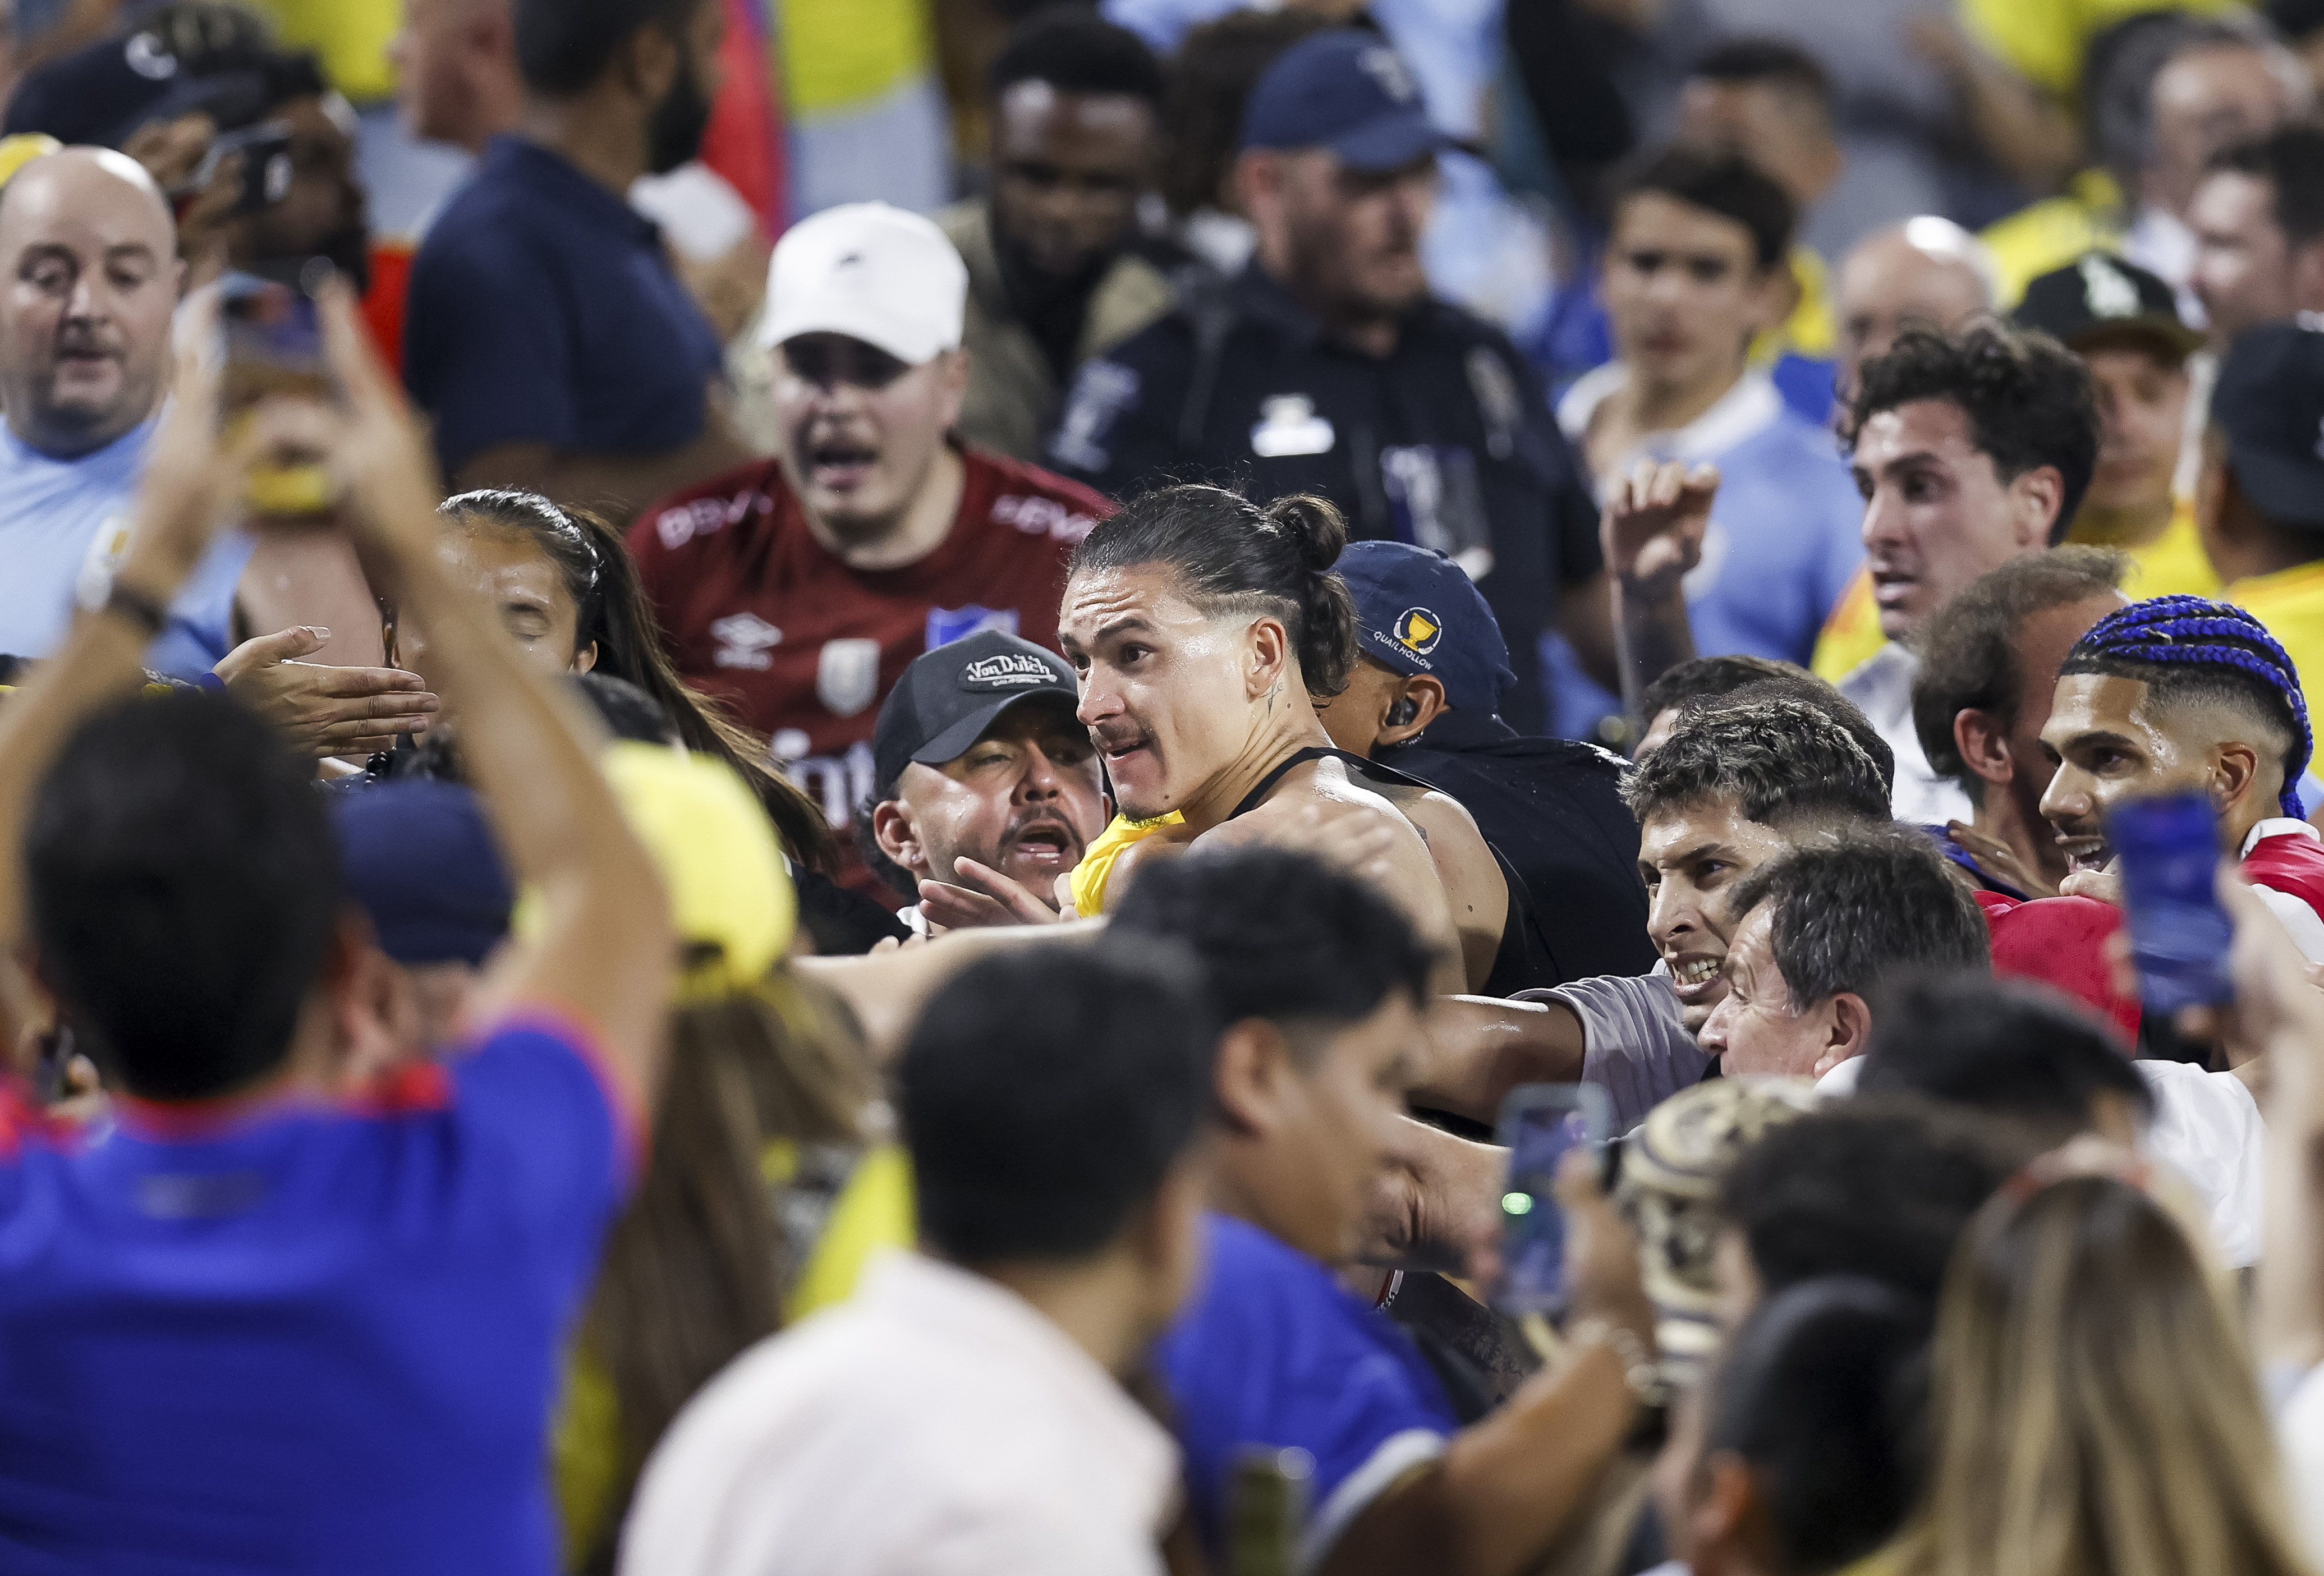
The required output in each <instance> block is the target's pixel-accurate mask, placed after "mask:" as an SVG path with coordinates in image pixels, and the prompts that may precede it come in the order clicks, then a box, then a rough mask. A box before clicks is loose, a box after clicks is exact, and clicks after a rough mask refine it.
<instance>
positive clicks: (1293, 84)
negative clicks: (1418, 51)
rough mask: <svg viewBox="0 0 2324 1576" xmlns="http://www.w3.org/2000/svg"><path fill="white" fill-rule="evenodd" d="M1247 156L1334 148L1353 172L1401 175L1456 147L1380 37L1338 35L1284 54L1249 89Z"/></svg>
mask: <svg viewBox="0 0 2324 1576" xmlns="http://www.w3.org/2000/svg"><path fill="white" fill-rule="evenodd" d="M1242 145H1243V146H1244V147H1245V148H1286V149H1288V148H1329V149H1331V150H1332V152H1334V153H1337V154H1338V155H1339V156H1340V161H1341V162H1342V163H1344V164H1346V165H1348V166H1349V167H1350V168H1351V169H1355V170H1362V171H1388V170H1399V169H1402V168H1403V167H1404V166H1405V165H1406V164H1409V163H1411V162H1412V161H1414V160H1416V159H1417V158H1419V157H1420V156H1421V155H1422V154H1424V153H1434V152H1442V151H1443V149H1446V148H1449V147H1451V146H1452V138H1451V137H1449V136H1446V135H1445V134H1443V132H1441V131H1439V130H1437V129H1436V127H1435V126H1434V124H1432V123H1431V122H1430V121H1429V118H1428V110H1427V107H1426V106H1424V105H1423V104H1422V103H1421V101H1420V88H1419V87H1418V86H1417V85H1416V83H1415V82H1414V81H1413V79H1412V71H1411V69H1410V68H1409V67H1407V66H1406V65H1405V63H1404V60H1403V58H1402V57H1401V56H1399V55H1398V54H1397V52H1396V51H1394V50H1393V49H1390V48H1389V47H1388V45H1387V44H1386V43H1383V42H1382V41H1380V38H1379V34H1378V33H1370V32H1358V31H1356V30H1355V29H1354V28H1347V27H1342V28H1333V29H1332V30H1331V31H1330V32H1319V33H1313V34H1310V35H1309V36H1308V37H1306V38H1304V39H1301V40H1300V41H1298V42H1297V43H1296V44H1294V45H1292V46H1291V47H1290V48H1289V49H1287V50H1286V51H1283V53H1282V54H1281V55H1280V56H1278V57H1277V60H1276V61H1275V63H1274V64H1273V65H1271V66H1269V67H1268V69H1267V70H1266V72H1265V74H1263V75H1262V76H1261V77H1260V78H1259V85H1258V86H1257V87H1255V88H1252V89H1251V92H1250V103H1249V105H1248V106H1247V107H1246V108H1245V109H1244V110H1243V115H1242Z"/></svg>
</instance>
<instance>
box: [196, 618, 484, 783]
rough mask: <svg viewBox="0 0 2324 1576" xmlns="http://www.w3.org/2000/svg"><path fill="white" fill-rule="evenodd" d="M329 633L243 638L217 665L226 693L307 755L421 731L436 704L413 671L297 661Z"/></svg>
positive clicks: (352, 750)
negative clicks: (272, 725)
mask: <svg viewBox="0 0 2324 1576" xmlns="http://www.w3.org/2000/svg"><path fill="white" fill-rule="evenodd" d="M330 638H331V631H328V630H325V629H317V628H315V627H313V626H311V625H306V624H302V625H300V626H299V627H297V628H295V629H288V630H282V631H279V632H277V633H275V634H271V635H260V636H258V637H257V638H255V639H254V640H248V641H244V642H243V643H242V644H241V645H239V646H236V647H235V649H234V650H231V651H229V652H227V653H226V659H225V660H224V661H222V662H220V663H219V664H218V665H217V676H218V677H219V678H221V679H223V680H225V682H226V692H227V693H228V694H230V695H232V696H234V697H235V699H236V700H239V701H240V702H242V704H243V705H246V706H248V707H250V709H251V710H253V711H254V712H256V713H257V714H259V715H260V716H263V717H264V718H265V719H266V720H267V721H268V722H270V723H273V724H274V726H275V727H276V728H277V729H278V730H280V731H281V733H282V735H283V736H284V737H285V738H286V739H288V740H289V741H290V742H291V748H292V749H294V750H297V751H300V753H301V754H306V755H368V754H370V753H372V752H373V751H379V750H392V749H393V748H394V747H395V742H396V740H397V739H398V738H399V737H401V736H403V735H405V734H410V733H426V732H427V731H428V724H429V720H430V718H431V716H432V715H433V714H434V713H435V712H436V710H437V708H438V704H439V703H438V701H437V698H436V697H435V696H432V695H430V694H429V693H428V684H427V681H426V680H425V679H423V678H421V677H420V675H418V674H417V673H406V672H403V671H401V669H399V668H333V667H327V666H326V665H324V664H321V663H316V662H301V661H300V660H298V659H299V658H301V657H305V656H310V655H312V654H313V653H314V652H316V651H318V650H321V649H322V647H323V644H324V642H325V641H328V640H329V639H330Z"/></svg>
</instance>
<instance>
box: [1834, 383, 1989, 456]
mask: <svg viewBox="0 0 2324 1576" xmlns="http://www.w3.org/2000/svg"><path fill="white" fill-rule="evenodd" d="M1906 456H1930V457H1932V458H1934V459H1936V460H1938V461H1939V462H1941V463H1942V464H1945V465H1952V466H1956V467H1958V466H1961V465H1968V464H1969V463H1970V462H1971V461H1973V460H1975V459H1977V458H1978V457H1979V455H1978V447H1977V432H1976V429H1975V428H1973V427H1971V426H1970V425H1969V412H1968V411H1966V410H1962V409H1961V408H1960V406H1959V405H1956V404H1954V403H1953V402H1952V401H1950V400H1907V401H1904V403H1903V404H1901V405H1897V406H1895V407H1893V408H1892V409H1889V410H1879V411H1876V412H1874V413H1873V414H1872V415H1871V416H1869V417H1867V418H1866V419H1865V422H1864V425H1863V427H1862V428H1861V429H1858V432H1857V435H1856V463H1857V465H1859V466H1861V467H1863V468H1865V469H1867V470H1877V469H1879V468H1880V467H1881V466H1882V465H1887V464H1890V463H1891V462H1894V461H1895V460H1900V459H1903V458H1905V457H1906ZM1987 463H1988V464H1989V463H1990V462H1987Z"/></svg>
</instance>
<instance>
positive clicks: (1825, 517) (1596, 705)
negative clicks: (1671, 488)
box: [1549, 364, 1864, 738]
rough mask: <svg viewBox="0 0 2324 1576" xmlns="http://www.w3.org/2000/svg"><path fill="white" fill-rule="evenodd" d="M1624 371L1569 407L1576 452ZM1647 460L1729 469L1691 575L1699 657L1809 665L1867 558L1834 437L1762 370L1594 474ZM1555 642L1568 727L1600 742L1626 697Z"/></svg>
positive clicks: (1612, 372) (1590, 383) (1589, 379)
mask: <svg viewBox="0 0 2324 1576" xmlns="http://www.w3.org/2000/svg"><path fill="white" fill-rule="evenodd" d="M1624 375H1625V374H1624V373H1623V370H1622V368H1621V367H1620V365H1619V364H1609V365H1608V366H1606V367H1602V368H1600V369H1599V370H1598V371H1597V372H1594V373H1590V374H1589V375H1588V376H1586V377H1584V378H1583V379H1582V381H1581V382H1577V383H1575V384H1574V385H1573V387H1572V389H1571V390H1570V391H1568V392H1567V394H1566V396H1565V398H1564V399H1563V401H1560V402H1559V405H1558V410H1557V419H1558V424H1559V425H1560V426H1561V427H1563V428H1564V429H1565V431H1566V434H1567V436H1568V437H1569V438H1572V440H1573V444H1574V447H1575V448H1576V449H1577V450H1579V449H1580V448H1581V447H1582V435H1583V434H1584V433H1586V432H1587V430H1588V427H1589V420H1590V413H1591V410H1594V409H1595V408H1596V405H1597V402H1598V401H1599V400H1600V399H1602V398H1604V397H1605V395H1607V394H1609V393H1610V392H1613V390H1614V388H1616V387H1617V386H1618V385H1619V382H1620V381H1621V379H1622V377H1623V376H1624ZM1641 459H1655V460H1683V461H1685V462H1686V463H1687V464H1689V465H1699V464H1702V463H1704V462H1708V463H1710V464H1711V465H1717V466H1718V467H1719V495H1718V496H1717V497H1716V498H1715V499H1713V500H1712V502H1711V529H1710V530H1709V531H1708V532H1707V533H1706V534H1705V536H1704V539H1703V544H1702V562H1701V566H1700V567H1697V568H1696V569H1695V571H1694V572H1693V573H1692V574H1691V575H1689V576H1687V577H1686V605H1687V615H1688V617H1689V619H1690V620H1691V621H1692V623H1693V626H1694V649H1695V651H1696V653H1697V654H1698V655H1701V656H1704V657H1725V656H1734V655H1744V656H1751V657H1773V658H1776V659H1780V660H1782V661H1785V662H1796V663H1798V664H1799V665H1800V666H1802V667H1803V668H1804V667H1805V666H1807V661H1808V658H1809V656H1810V655H1811V654H1812V652H1813V651H1814V650H1815V640H1816V634H1817V631H1820V630H1821V629H1822V628H1823V624H1824V620H1825V618H1826V617H1827V616H1828V615H1829V614H1830V613H1831V609H1832V604H1835V603H1837V602H1838V601H1839V600H1840V594H1842V593H1843V592H1845V591H1846V590H1847V589H1848V585H1849V581H1850V580H1851V579H1853V578H1854V577H1855V575H1856V571H1857V568H1858V566H1859V565H1861V564H1862V563H1863V562H1864V541H1863V520H1864V501H1863V499H1862V498H1860V497H1859V496H1858V494H1857V491H1856V483H1855V480H1854V478H1853V477H1851V476H1850V475H1849V470H1848V466H1847V465H1845V464H1844V463H1843V462H1842V461H1841V459H1840V450H1839V448H1838V447H1837V445H1836V444H1835V442H1834V440H1833V438H1832V435H1831V432H1830V431H1828V430H1827V429H1823V428H1821V427H1818V426H1816V425H1814V424H1813V423H1812V422H1808V421H1804V420H1803V419H1801V418H1800V417H1799V415H1798V414H1797V412H1795V411H1794V410H1791V409H1790V408H1789V407H1787V406H1786V405H1785V404H1784V401H1783V397H1782V396H1781V395H1780V394H1779V393H1777V392H1776V390H1775V385H1774V384H1773V383H1772V382H1769V381H1768V379H1767V377H1766V374H1765V373H1758V372H1750V373H1745V374H1744V376H1743V379H1742V381H1741V382H1738V383H1737V384H1736V385H1735V387H1734V388H1733V389H1731V390H1729V392H1727V393H1726V394H1725V395H1724V396H1722V397H1721V398H1720V401H1719V402H1718V403H1717V404H1715V405H1713V406H1712V407H1711V409H1710V410H1706V411H1704V412H1703V414H1702V415H1701V417H1699V418H1698V419H1695V420H1694V421H1692V422H1691V423H1690V424H1688V425H1687V426H1686V427H1685V428H1683V429H1680V430H1679V431H1676V432H1661V433H1655V435H1653V436H1652V437H1651V438H1648V439H1647V440H1646V442H1645V443H1643V444H1641V445H1640V446H1639V447H1638V449H1637V451H1636V452H1634V453H1632V454H1629V455H1626V456H1623V457H1622V458H1621V459H1620V460H1619V461H1618V462H1617V463H1616V464H1615V465H1611V466H1609V467H1608V470H1609V475H1603V476H1596V477H1593V478H1592V479H1591V480H1592V484H1593V485H1594V486H1595V488H1596V489H1597V491H1598V493H1599V495H1600V497H1601V498H1602V497H1603V496H1604V495H1605V493H1606V490H1607V489H1608V487H1609V485H1611V484H1615V483H1618V482H1619V481H1620V480H1621V479H1622V477H1624V476H1625V475H1628V473H1629V471H1630V469H1631V467H1632V466H1633V465H1636V464H1637V462H1638V461H1639V460H1641ZM1552 640H1553V641H1554V642H1555V647H1556V649H1555V650H1554V651H1553V652H1552V653H1551V654H1550V656H1549V668H1550V671H1551V674H1552V676H1553V677H1552V683H1553V685H1554V693H1555V696H1556V707H1557V710H1556V716H1557V722H1558V729H1559V732H1561V733H1568V734H1569V736H1572V737H1580V738H1593V737H1596V736H1597V735H1596V734H1594V733H1592V732H1591V724H1593V723H1595V722H1596V721H1597V720H1598V719H1599V718H1600V717H1601V716H1618V715H1619V714H1621V710H1622V705H1621V702H1620V700H1619V699H1618V698H1617V697H1616V696H1612V695H1609V694H1608V693H1607V692H1606V691H1605V690H1603V689H1601V688H1600V687H1598V686H1597V685H1595V684H1593V683H1591V681H1590V679H1589V678H1588V677H1585V676H1584V675H1583V674H1582V670H1581V667H1580V665H1579V664H1578V663H1577V662H1576V661H1575V660H1574V659H1573V654H1572V650H1571V649H1569V648H1566V647H1565V645H1564V642H1563V641H1562V640H1560V639H1558V638H1556V637H1554V636H1553V637H1552Z"/></svg>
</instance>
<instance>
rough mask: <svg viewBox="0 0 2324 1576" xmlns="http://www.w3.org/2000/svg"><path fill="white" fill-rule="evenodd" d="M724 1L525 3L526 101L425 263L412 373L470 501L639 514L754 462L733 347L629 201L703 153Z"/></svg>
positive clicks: (425, 253)
mask: <svg viewBox="0 0 2324 1576" xmlns="http://www.w3.org/2000/svg"><path fill="white" fill-rule="evenodd" d="M724 16H725V13H724V7H723V6H722V5H720V4H718V0H517V8H516V54H517V63H518V66H519V68H520V69H521V72H522V74H523V77H524V85H525V105H524V110H523V114H522V116H521V119H520V120H519V122H518V124H517V127H516V130H515V131H514V132H512V133H510V134H503V135H499V136H495V137H493V140H492V142H491V143H490V145H489V146H488V147H487V148H486V149H485V152H484V158H483V160H482V161H481V162H480V163H479V165H478V167H477V171H476V174H475V178H474V179H472V180H470V181H469V182H468V184H467V185H466V186H465V187H463V188H462V189H460V190H459V191H458V192H457V194H455V196H454V197H453V198H452V199H451V201H450V202H449V203H448V204H447V205H446V207H445V209H444V212H443V214H442V216H441V217H438V220H437V221H436V223H435V224H434V225H433V226H431V227H430V228H429V233H428V239H427V241H426V243H425V244H423V245H422V246H421V247H420V254H419V256H418V257H417V258H416V259H415V260H414V262H413V263H412V273H411V293H410V307H409V310H408V318H407V322H406V327H405V334H404V380H405V382H407V383H408V384H409V385H410V390H411V394H412V398H413V401H414V402H415V403H417V404H418V405H420V407H421V408H422V409H423V410H426V411H427V413H428V415H429V418H430V419H432V420H433V422H434V424H435V435H436V452H437V457H438V461H439V462H440V463H441V465H443V468H444V475H445V478H446V480H447V481H448V482H450V483H451V484H452V489H453V491H455V492H466V491H469V490H472V489H475V488H478V487H521V488H525V489H527V490H529V491H531V492H536V493H542V494H544V495H545V496H548V497H550V498H555V499H558V500H560V501H567V502H581V503H586V504H588V505H590V506H591V507H594V508H598V509H601V510H604V511H605V512H609V513H611V514H612V515H613V516H614V517H616V518H619V519H622V520H626V519H628V518H629V517H630V516H632V514H634V513H635V512H636V511H637V510H638V509H639V507H640V506H641V505H642V504H644V503H645V502H648V501H649V500H650V499H653V498H656V497H659V496H660V495H661V494H662V493H668V492H669V491H671V490H672V489H673V488H677V487H681V486H684V485H686V484H689V483H692V482H697V481H699V480H701V479H702V478H703V477H705V476H708V475H715V474H716V473H717V472H719V471H721V470H723V469H724V468H726V467H727V466H730V465H736V464H739V463H740V462H741V461H742V460H743V459H746V458H747V457H749V451H748V450H747V449H746V448H744V447H743V446H742V443H741V442H740V441H739V440H738V439H737V438H735V437H734V435H733V431H732V430H731V429H729V428H728V426H727V423H726V420H725V418H724V415H723V414H722V413H721V411H720V410H719V407H718V401H717V398H716V396H717V393H718V385H719V382H720V380H721V378H722V377H723V369H724V360H723V355H724V347H723V346H721V345H720V344H719V342H718V336H717V333H716V331H715V329H713V328H712V327H711V326H710V324H709V322H708V321H707V320H706V319H705V318H704V317H703V315H702V312H701V309H699V308H698V307H696V305H695V303H694V300H693V298H692V297H690V296H689V295H688V294H687V290H686V286H685V285H684V284H683V283H682V282H680V281H679V279H678V274H677V272H676V271H675V270H674V269H673V268H672V267H671V264H670V262H669V255H668V253H667V252H666V250H665V248H664V245H663V243H662V237H661V233H660V231H659V229H657V228H656V227H655V226H654V225H653V224H652V222H651V221H650V220H648V219H646V218H644V217H641V216H640V215H639V214H638V213H637V212H636V211H635V210H633V209H632V207H630V205H629V202H628V200H627V193H628V192H629V189H630V188H631V187H632V185H633V184H635V183H636V181H637V180H638V178H639V177H641V176H643V175H647V174H659V173H665V172H667V171H671V170H675V169H677V168H678V166H679V165H680V164H683V163H685V162H686V161H687V160H689V159H691V158H693V157H694V156H695V154H696V152H698V151H699V150H700V148H701V145H702V137H703V133H704V131H705V128H706V127H707V126H708V124H709V121H710V105H711V100H712V98H713V97H715V95H716V92H717V89H718V82H719V67H718V51H719V43H720V40H721V38H722V37H723V36H724Z"/></svg>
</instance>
